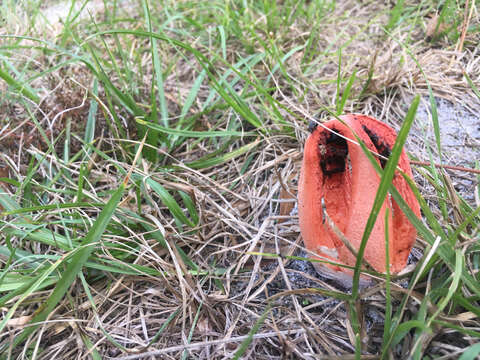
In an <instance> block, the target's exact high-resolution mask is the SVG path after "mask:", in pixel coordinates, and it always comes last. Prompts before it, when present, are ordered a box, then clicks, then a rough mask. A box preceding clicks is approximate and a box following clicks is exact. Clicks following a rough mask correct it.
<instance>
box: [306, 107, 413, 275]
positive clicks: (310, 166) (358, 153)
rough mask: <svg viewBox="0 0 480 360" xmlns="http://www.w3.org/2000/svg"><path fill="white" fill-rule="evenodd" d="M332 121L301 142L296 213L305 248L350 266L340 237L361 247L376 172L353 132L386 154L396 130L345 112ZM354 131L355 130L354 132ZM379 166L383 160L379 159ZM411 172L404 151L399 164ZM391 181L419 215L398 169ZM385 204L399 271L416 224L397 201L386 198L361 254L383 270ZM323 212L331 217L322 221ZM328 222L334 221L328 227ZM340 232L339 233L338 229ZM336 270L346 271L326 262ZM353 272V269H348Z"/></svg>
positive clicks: (376, 183) (391, 252)
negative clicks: (339, 118) (301, 153)
mask: <svg viewBox="0 0 480 360" xmlns="http://www.w3.org/2000/svg"><path fill="white" fill-rule="evenodd" d="M341 119H342V120H343V121H344V122H345V124H347V125H348V126H346V125H344V124H342V123H341V122H340V121H338V120H330V121H328V122H326V123H324V126H325V127H326V128H327V129H329V130H327V129H325V128H323V127H316V128H314V129H312V133H311V134H310V136H309V137H308V139H307V141H306V143H305V149H304V155H303V163H302V169H301V173H300V180H299V185H298V215H299V222H300V230H301V233H302V237H303V241H304V243H305V246H306V248H307V249H309V250H311V251H313V252H315V253H317V254H318V255H320V256H321V257H323V258H327V259H330V260H332V261H333V262H337V263H342V264H345V265H350V266H353V265H354V264H355V260H356V258H355V255H353V254H352V251H351V250H349V249H348V248H347V246H346V245H345V241H344V240H342V238H341V237H344V239H346V240H347V241H348V242H349V243H350V244H351V245H352V247H353V248H354V250H355V251H356V250H357V249H358V247H359V246H360V242H361V239H362V235H363V231H364V229H365V224H366V222H367V219H368V217H369V215H370V211H371V209H372V206H373V201H374V198H375V194H376V192H377V189H378V186H379V184H380V177H379V175H378V174H377V172H376V171H375V169H374V167H373V165H372V164H371V163H370V161H369V160H368V158H367V156H366V155H365V154H364V152H363V151H362V149H361V148H360V146H358V145H356V144H355V143H352V142H351V141H347V140H346V139H352V140H354V141H355V137H354V135H353V132H355V134H356V135H357V136H358V137H359V138H360V139H362V141H363V142H364V143H365V145H366V146H367V147H368V149H369V150H372V151H374V152H375V153H378V154H380V155H383V156H384V157H386V158H388V156H389V155H390V151H391V149H392V147H393V145H394V143H395V139H396V133H395V131H394V130H393V129H392V128H390V127H389V126H388V125H386V124H384V123H382V122H380V121H378V120H376V119H374V118H372V117H368V116H365V115H346V116H342V117H341ZM352 131H353V132H352ZM377 161H378V162H379V164H380V165H381V166H382V167H383V166H384V165H385V160H384V159H382V158H377ZM398 166H399V167H400V169H402V170H403V171H404V172H405V173H406V174H407V175H408V176H410V177H411V176H412V171H411V169H410V163H409V161H408V158H407V155H406V154H405V152H404V151H402V154H401V156H400V160H399V163H398ZM393 184H394V186H395V187H396V188H397V190H398V191H399V193H400V194H401V195H402V197H403V198H404V199H405V201H406V202H407V204H408V205H409V206H410V208H411V209H412V211H413V212H414V213H415V214H416V215H417V216H418V217H419V216H420V207H419V204H418V201H417V199H416V198H415V196H414V194H413V192H412V191H411V189H410V188H409V187H408V184H407V183H406V181H405V179H404V178H403V177H402V176H401V175H400V174H398V173H397V174H395V176H394V179H393ZM387 208H388V209H389V210H390V211H389V217H390V219H389V228H388V233H389V239H390V248H389V256H390V271H391V273H398V272H399V271H400V270H402V269H403V268H404V267H405V265H406V262H407V258H408V255H409V253H410V250H411V248H412V246H413V243H414V242H415V237H416V229H415V228H414V226H413V225H412V224H411V223H410V222H409V220H408V219H407V217H406V216H405V214H404V213H403V212H402V211H401V210H400V208H399V206H398V205H397V203H396V202H395V201H394V200H393V199H391V198H390V197H389V196H387V198H386V199H385V202H384V203H383V205H382V208H381V210H380V213H379V215H378V217H377V220H376V222H375V225H374V228H373V231H372V233H371V235H370V238H369V240H368V243H367V246H366V248H365V253H364V259H365V261H366V262H367V263H368V264H369V265H371V266H372V267H373V268H374V269H375V270H376V271H379V272H382V273H384V272H386V255H385V254H386V253H385V211H386V209H387ZM326 217H328V218H330V219H331V221H326V220H329V219H326ZM331 222H333V223H334V227H336V229H334V228H332V225H331ZM339 231H340V232H341V234H339ZM342 234H343V235H344V236H343V235H342ZM329 268H331V269H333V270H336V271H343V272H347V273H348V272H349V271H348V270H345V268H343V267H339V266H333V265H329ZM350 273H351V272H350Z"/></svg>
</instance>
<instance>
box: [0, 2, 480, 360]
mask: <svg viewBox="0 0 480 360" xmlns="http://www.w3.org/2000/svg"><path fill="white" fill-rule="evenodd" d="M57 5H58V2H56V1H49V2H45V3H43V2H35V1H29V2H27V1H17V2H14V1H5V2H3V3H2V5H1V7H0V12H1V14H2V17H1V19H2V20H0V21H1V22H2V23H1V25H2V26H1V29H2V32H1V34H0V93H1V94H2V96H1V99H0V102H1V106H0V109H1V110H0V114H1V119H2V124H1V129H2V130H1V131H0V138H1V140H2V141H1V142H0V146H1V148H0V149H1V150H2V152H1V154H0V159H1V163H0V166H2V167H4V168H6V169H8V172H7V173H2V174H5V175H2V176H3V177H1V178H0V180H1V181H2V182H1V183H0V185H1V186H2V189H3V190H2V192H1V193H0V206H1V208H2V212H1V217H0V229H1V238H0V263H1V264H2V268H1V270H0V308H1V310H2V320H1V322H0V358H5V359H8V358H32V359H33V358H35V359H44V358H51V357H52V356H53V357H56V358H73V357H88V356H90V357H92V358H95V359H97V358H98V359H100V358H108V357H112V358H124V359H139V358H142V357H147V356H163V357H171V358H182V359H183V358H225V357H233V358H255V359H257V358H284V357H285V358H287V357H291V358H314V357H315V356H323V357H325V358H335V357H342V358H350V357H351V358H365V359H369V358H380V359H396V358H408V357H410V358H414V359H420V358H426V359H428V358H442V359H447V358H458V357H461V358H462V359H474V358H475V357H476V356H478V354H480V348H479V347H478V344H477V343H478V338H479V337H480V332H479V331H478V326H479V322H480V311H479V310H478V305H479V304H478V303H479V301H480V286H479V285H478V283H479V281H478V280H479V279H478V269H479V268H480V255H479V246H478V240H479V238H478V236H479V235H478V225H479V223H480V210H479V209H480V207H479V203H478V198H479V195H478V194H479V193H480V189H479V188H478V181H479V179H478V177H475V176H474V174H473V173H470V172H468V171H464V172H460V173H459V172H451V171H448V172H446V171H445V170H442V169H439V168H437V167H435V166H433V165H431V166H426V167H417V168H416V173H415V180H416V183H417V185H415V184H414V183H413V182H412V181H410V184H411V187H412V189H414V191H415V193H416V196H417V198H418V199H419V201H420V203H421V207H422V215H423V218H422V219H421V220H420V219H417V218H416V217H415V215H414V214H413V213H412V212H411V210H409V208H408V206H406V205H405V201H403V199H402V198H401V197H400V195H399V194H398V192H397V191H396V189H395V188H393V187H392V186H391V179H392V177H393V176H394V175H395V171H394V170H395V167H396V158H397V157H398V155H399V154H400V151H401V149H402V147H403V146H405V147H406V148H407V150H408V151H409V152H410V154H411V156H412V157H415V158H418V159H422V160H427V161H430V163H432V164H433V163H434V162H437V163H442V164H451V163H452V161H455V164H453V165H457V164H460V165H462V166H463V167H466V168H469V167H470V168H473V167H477V168H478V163H477V164H476V163H475V159H477V158H478V156H477V155H476V154H478V152H475V151H476V150H475V147H468V146H469V145H468V142H466V143H465V146H464V147H463V148H462V150H461V151H459V152H458V153H456V154H455V155H456V157H452V156H451V154H449V153H447V151H446V150H445V146H444V144H442V142H441V123H440V120H439V113H438V109H437V106H438V103H437V99H439V98H440V97H443V98H445V99H447V100H450V101H452V102H455V103H458V104H462V105H463V106H464V107H465V108H469V109H472V110H473V111H478V110H480V97H479V95H478V94H479V91H478V88H479V85H480V82H479V79H480V72H479V70H478V67H477V66H475V64H476V61H475V59H476V52H477V51H478V46H477V44H478V40H479V37H480V32H479V29H480V26H479V23H478V19H477V18H475V16H476V15H475V14H474V13H469V12H468V11H465V9H467V10H468V9H469V7H470V6H471V1H458V2H454V1H445V2H441V3H439V2H436V1H433V0H424V1H422V2H420V3H418V2H413V1H408V0H405V1H399V2H398V3H397V5H396V6H394V7H389V6H386V5H382V4H380V5H379V4H378V3H376V2H370V3H368V2H367V3H362V4H358V3H357V2H354V1H349V0H344V1H328V0H322V1H311V2H310V1H302V0H286V1H283V2H281V3H279V2H277V1H269V0H265V1H242V2H239V1H238V2H237V1H221V0H215V1H210V2H197V1H195V2H194V1H181V2H180V1H165V2H162V3H159V2H152V1H148V0H142V1H137V2H134V1H128V0H126V1H112V2H101V1H83V2H82V1H74V0H73V1H70V2H67V3H63V5H61V6H60V7H58V6H57ZM58 8H60V9H62V8H64V9H66V10H65V12H64V14H63V20H62V21H61V22H60V21H58V18H57V17H56V16H54V14H55V12H54V10H55V9H58ZM87 10H88V11H87ZM55 11H57V10H55ZM435 13H437V14H438V17H437V20H436V21H437V23H436V24H435V26H436V32H435V36H433V37H431V38H429V39H426V36H425V30H426V27H427V25H428V23H429V21H430V19H431V18H432V16H433V15H434V14H435ZM18 24H22V26H18ZM463 28H465V29H467V31H466V33H465V35H463V34H462V29H463ZM455 49H457V50H460V51H459V52H454V50H455ZM458 79H462V81H459V80H458ZM463 80H464V81H463ZM422 101H427V102H428V111H429V112H430V113H431V116H430V124H429V126H431V127H432V128H433V131H432V134H433V135H432V136H430V137H429V136H427V135H419V134H421V133H422V130H423V129H422V128H421V125H420V123H419V122H418V121H416V118H415V113H416V110H417V107H418V108H419V107H420V106H421V103H422ZM409 109H410V110H409ZM348 112H360V113H365V114H369V115H372V116H375V117H377V118H379V119H381V120H382V121H385V122H387V123H389V124H390V125H392V126H394V127H397V128H398V129H400V130H399V137H398V141H397V143H396V145H395V148H394V149H393V151H392V156H391V157H390V161H388V162H387V166H386V168H385V170H384V171H383V175H382V185H381V187H380V189H379V191H378V193H377V200H376V201H375V205H374V208H373V209H372V212H371V214H370V220H371V221H370V222H369V223H368V224H367V228H366V229H365V234H364V241H363V242H362V246H363V248H362V246H361V247H360V249H359V250H358V253H359V257H358V259H357V266H356V267H355V276H354V283H353V288H352V289H345V288H343V287H342V286H341V285H340V284H337V283H335V282H332V281H330V280H328V279H326V278H324V277H322V276H321V275H318V274H317V273H316V272H315V271H314V270H313V267H312V266H311V265H310V264H309V262H310V260H309V259H308V258H306V257H307V255H306V252H305V250H304V249H303V246H302V243H301V239H300V238H299V236H298V235H299V234H298V219H297V218H296V215H295V214H294V213H293V215H291V213H290V211H288V212H287V213H282V212H281V210H280V209H281V208H282V207H281V205H282V204H286V203H287V202H288V201H290V203H291V202H292V198H295V196H296V181H297V177H298V172H299V162H300V159H301V148H302V144H303V142H304V141H305V139H306V137H307V135H308V133H307V131H306V128H307V123H308V121H309V120H311V119H315V120H319V121H323V120H326V119H328V118H330V117H331V116H335V115H339V114H342V113H348ZM472 137H473V138H474V140H473V141H477V142H478V137H477V138H476V140H475V134H473V135H472ZM1 169H2V168H0V170H1ZM378 170H379V171H381V169H378ZM395 176H398V174H397V175H395ZM465 178H466V179H468V181H470V186H463V187H462V186H461V187H459V186H458V183H457V181H460V180H459V179H465ZM472 184H473V185H472ZM417 186H418V188H417ZM282 192H286V193H290V194H291V195H289V196H287V198H284V197H282V196H281V195H280V194H281V193H282ZM386 196H391V197H393V198H394V199H395V200H396V201H397V203H398V204H399V205H400V207H401V208H402V210H403V211H404V212H405V213H406V214H407V216H408V217H409V218H410V219H411V221H412V222H413V224H414V225H415V227H416V228H417V231H418V241H417V243H416V245H415V249H414V252H413V253H412V256H411V259H412V263H411V264H410V265H409V267H408V271H407V272H406V273H405V274H403V275H402V276H396V275H394V274H386V275H382V274H377V275H379V276H378V278H379V279H378V282H377V284H376V286H373V287H370V288H366V289H364V288H360V286H359V276H360V266H361V263H362V259H361V256H362V253H363V250H364V246H366V244H367V242H366V241H367V239H368V236H369V235H368V234H369V231H370V230H371V227H372V226H373V224H374V221H375V219H376V216H377V215H376V214H377V212H376V211H378V209H379V207H380V206H381V204H382V201H383V199H384V198H385V197H386ZM288 199H290V200H288ZM282 211H283V210H282ZM386 240H387V241H388V240H390V241H391V239H386ZM387 248H388V247H387ZM278 254H281V255H278Z"/></svg>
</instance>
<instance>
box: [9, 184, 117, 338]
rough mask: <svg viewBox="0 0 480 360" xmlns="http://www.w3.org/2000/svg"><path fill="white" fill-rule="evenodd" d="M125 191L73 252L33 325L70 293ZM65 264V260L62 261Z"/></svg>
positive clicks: (114, 198)
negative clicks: (72, 285) (71, 286)
mask: <svg viewBox="0 0 480 360" xmlns="http://www.w3.org/2000/svg"><path fill="white" fill-rule="evenodd" d="M124 191H125V184H121V185H120V187H119V188H118V190H117V191H115V192H114V193H113V195H112V197H111V198H110V200H109V201H108V203H107V204H106V205H105V207H104V209H103V210H102V211H101V212H100V214H99V216H98V218H97V220H96V221H95V223H94V224H93V226H92V228H91V229H90V230H89V232H88V233H87V235H86V236H85V239H84V240H83V241H82V246H81V247H79V248H77V249H76V250H75V251H74V252H72V257H71V260H70V261H69V262H68V263H67V265H66V269H65V271H64V272H62V277H61V278H60V279H59V281H58V283H57V285H56V286H55V289H54V290H53V292H52V293H51V295H50V296H49V298H48V299H47V301H46V302H45V303H43V304H42V305H41V306H40V307H39V308H38V309H37V311H36V314H35V316H34V317H33V318H32V320H31V323H38V322H42V321H45V319H46V318H47V316H48V315H49V314H50V313H51V312H52V310H53V309H54V308H55V306H57V304H58V303H59V302H60V300H62V298H63V297H64V296H65V294H66V292H67V291H68V289H69V287H70V285H71V284H72V283H73V281H74V280H75V278H76V277H77V274H78V273H79V272H80V271H81V270H82V268H83V266H84V265H85V263H86V262H87V260H88V258H89V257H90V254H91V253H92V252H93V251H94V249H95V246H94V245H95V243H97V242H99V241H100V239H101V237H102V235H103V233H104V231H105V229H106V227H107V225H108V223H109V222H110V219H111V217H112V216H113V214H114V212H115V210H116V208H117V205H118V203H119V202H120V200H121V198H122V196H123V192H124ZM61 262H62V263H63V262H64V260H63V259H62V260H61ZM37 327H38V325H36V326H30V327H27V328H26V329H25V330H23V331H22V332H21V333H20V334H19V335H18V336H17V337H15V339H14V342H13V347H16V346H17V345H18V344H20V343H21V342H23V341H24V340H25V339H26V338H27V337H28V336H29V335H30V334H31V333H32V332H33V331H35V329H36V328H37Z"/></svg>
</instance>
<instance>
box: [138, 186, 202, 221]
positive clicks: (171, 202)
mask: <svg viewBox="0 0 480 360" xmlns="http://www.w3.org/2000/svg"><path fill="white" fill-rule="evenodd" d="M145 182H146V184H147V185H148V186H150V187H151V188H152V190H153V191H155V193H156V194H157V195H158V196H159V197H160V200H161V201H162V203H163V204H164V205H165V206H166V207H167V208H168V210H169V211H170V213H171V214H172V215H173V216H174V217H175V219H177V220H178V221H179V222H180V223H182V224H185V225H187V226H190V227H194V226H195V224H194V223H193V222H192V221H191V220H190V219H189V218H187V217H186V216H185V214H184V213H183V210H182V209H181V208H180V206H179V205H178V203H177V202H176V201H175V199H174V198H173V196H172V195H170V193H169V192H168V191H167V190H166V189H165V188H164V187H163V186H162V185H160V184H159V183H158V182H156V181H155V180H153V179H152V178H147V179H146V180H145ZM180 230H181V229H180Z"/></svg>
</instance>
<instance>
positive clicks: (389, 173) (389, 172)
mask: <svg viewBox="0 0 480 360" xmlns="http://www.w3.org/2000/svg"><path fill="white" fill-rule="evenodd" d="M419 102H420V97H419V96H418V95H417V96H416V97H415V99H414V100H413V101H412V104H411V105H410V109H409V110H408V113H407V115H406V117H405V120H404V122H403V125H402V128H401V129H400V131H399V133H398V135H397V140H396V141H395V144H394V146H393V149H392V152H391V154H390V157H389V158H388V161H387V164H386V165H385V169H384V172H383V175H382V178H381V180H380V185H379V186H378V190H377V194H376V195H375V200H374V204H373V207H372V210H371V212H370V216H369V217H368V219H367V223H366V225H365V230H364V232H363V236H362V241H361V243H360V246H359V249H358V256H357V260H356V263H355V272H354V274H353V284H352V298H353V299H356V298H357V297H358V289H359V281H360V272H361V265H362V259H363V254H364V252H365V247H366V246H367V241H368V238H369V237H370V233H371V232H372V229H373V226H374V224H375V221H376V220H377V217H378V214H379V212H380V209H381V207H382V205H383V201H384V200H385V197H386V195H387V192H388V189H389V188H390V185H391V183H392V180H393V176H394V175H395V170H396V168H397V164H398V160H399V159H400V155H401V153H402V149H403V145H404V144H405V141H406V140H407V135H408V132H409V131H410V127H411V126H412V123H413V120H414V119H415V114H416V112H417V108H418V104H419ZM362 148H363V150H364V152H366V153H367V152H368V149H366V148H365V145H364V144H362Z"/></svg>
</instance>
